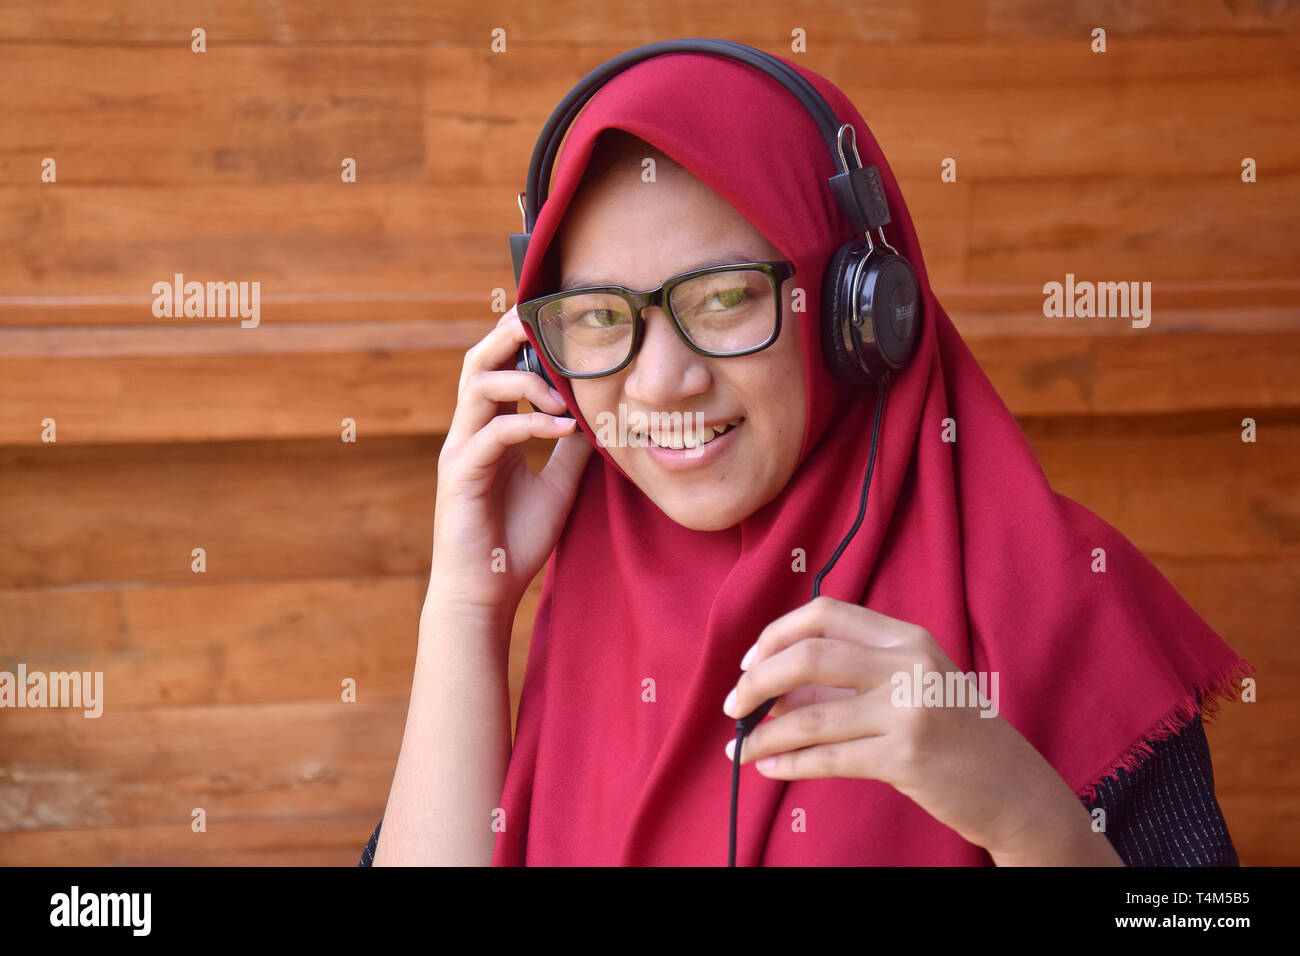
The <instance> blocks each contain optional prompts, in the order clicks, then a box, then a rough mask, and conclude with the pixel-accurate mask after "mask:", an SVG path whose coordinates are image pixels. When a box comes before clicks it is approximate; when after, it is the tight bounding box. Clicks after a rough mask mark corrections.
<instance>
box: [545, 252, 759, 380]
mask: <svg viewBox="0 0 1300 956" xmlns="http://www.w3.org/2000/svg"><path fill="white" fill-rule="evenodd" d="M774 286H775V283H774V282H773V280H771V279H769V278H768V276H767V275H766V273H764V272H762V271H761V270H759V269H735V270H731V271H727V272H713V273H709V274H706V275H702V276H696V277H695V278H693V279H687V280H686V281H685V282H681V283H679V284H678V285H677V286H675V287H674V288H673V290H672V292H671V293H670V294H669V295H668V297H667V303H666V304H667V305H669V306H670V307H671V309H672V312H673V314H674V315H675V316H676V317H677V320H678V322H679V323H680V324H681V326H682V329H683V331H685V333H686V336H687V338H689V339H690V341H691V342H692V343H693V344H694V345H695V346H696V347H697V348H699V349H702V350H704V351H706V352H710V353H716V354H719V355H726V354H730V353H735V352H744V351H746V350H748V349H752V348H756V347H757V346H759V345H762V344H763V343H765V342H767V341H768V339H770V338H772V335H773V332H774V331H775V328H776V317H777V300H776V295H777V292H776V289H775V288H774ZM537 322H538V326H539V327H540V330H541V335H542V338H543V339H544V340H545V342H546V347H547V348H548V349H550V351H551V354H552V356H554V358H555V360H556V361H557V362H558V363H559V365H560V366H561V367H562V368H563V369H564V370H565V371H568V372H576V373H579V374H597V373H600V372H605V371H609V370H610V369H613V368H617V367H618V366H619V365H621V364H622V363H623V361H624V360H625V359H626V358H627V357H628V353H629V351H630V350H631V348H632V338H633V334H632V333H633V324H632V303H631V302H629V301H628V300H627V299H625V298H623V297H622V296H621V295H618V294H616V293H612V292H574V293H572V294H570V295H567V296H564V297H562V298H559V299H555V300H553V301H551V302H548V303H547V304H546V305H544V306H543V307H542V308H541V309H539V310H538V312H537Z"/></svg>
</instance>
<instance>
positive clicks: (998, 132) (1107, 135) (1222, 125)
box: [426, 30, 1300, 191]
mask: <svg viewBox="0 0 1300 956" xmlns="http://www.w3.org/2000/svg"><path fill="white" fill-rule="evenodd" d="M1088 43H1089V41H1088V33H1087V31H1086V30H1085V31H1082V32H1081V34H1079V35H1078V36H1076V37H1074V38H1071V39H1068V40H1042V39H1025V40H1014V41H997V42H992V41H977V42H954V43H944V44H935V43H924V42H920V43H917V42H911V43H880V44H872V45H870V46H866V47H864V46H863V45H862V44H858V43H846V42H841V41H840V39H839V38H838V37H836V38H835V40H834V41H832V42H820V43H813V44H812V45H811V46H810V51H809V52H808V53H807V54H806V55H797V54H786V53H782V51H781V50H780V49H778V48H776V47H772V48H771V49H772V52H775V53H778V54H781V55H786V56H789V57H790V58H793V59H794V60H796V61H801V62H804V63H806V64H807V65H808V67H809V68H810V69H812V70H814V71H816V72H818V73H820V74H821V75H823V76H825V77H827V78H828V79H830V80H831V81H832V82H834V83H835V85H836V86H837V87H839V88H840V90H841V91H843V93H844V94H845V95H846V96H847V97H848V98H849V100H850V101H852V102H853V103H854V104H855V105H857V107H858V111H859V113H860V114H861V115H862V116H863V117H864V119H865V120H866V121H867V123H868V124H869V126H870V129H871V133H872V135H873V136H874V137H875V139H876V140H877V142H878V143H879V144H880V146H881V148H882V149H883V151H884V153H885V156H886V158H887V161H888V163H889V166H890V168H891V169H892V170H893V172H894V174H895V176H896V177H898V178H899V179H900V180H913V179H916V180H921V181H924V182H934V183H938V181H939V174H940V162H941V161H942V160H943V159H944V158H946V157H952V158H954V159H956V160H957V173H958V181H957V184H947V188H948V189H949V190H950V191H956V190H955V188H954V187H955V186H956V185H958V184H961V183H972V182H976V181H985V180H989V179H994V180H999V181H1019V180H1029V181H1033V180H1038V179H1074V178H1082V179H1090V178H1094V177H1134V178H1138V179H1163V180H1166V181H1168V180H1171V179H1172V180H1177V179H1180V178H1182V177H1197V176H1226V177H1228V178H1230V179H1234V180H1235V179H1239V177H1240V172H1241V160H1242V157H1243V156H1246V155H1249V156H1253V157H1255V159H1256V160H1257V161H1258V162H1259V163H1260V164H1261V168H1262V169H1267V170H1270V171H1271V173H1274V174H1275V173H1278V172H1283V171H1293V170H1295V169H1296V167H1297V165H1300V141H1298V140H1297V138H1296V137H1295V136H1292V135H1290V122H1291V118H1292V116H1293V115H1294V112H1295V101H1296V90H1297V87H1300V39H1298V38H1297V37H1296V36H1294V35H1288V36H1238V37H1234V38H1231V39H1225V38H1224V37H1223V36H1222V35H1209V36H1205V37H1181V38H1179V39H1177V40H1169V39H1138V40H1132V41H1125V42H1124V43H1123V44H1119V45H1117V46H1116V48H1115V49H1114V50H1113V51H1112V52H1110V53H1107V54H1105V55H1104V56H1099V55H1097V54H1093V53H1091V52H1090V51H1089V47H1088ZM763 46H767V45H766V44H763ZM625 49H626V48H624V47H621V46H620V45H618V44H616V43H605V42H602V43H600V44H599V45H596V46H589V45H587V44H585V43H574V42H565V43H563V44H562V45H561V46H560V47H559V48H558V49H556V50H548V51H547V55H546V56H526V57H520V58H515V59H511V58H509V57H508V56H507V57H502V56H499V55H493V54H491V53H488V52H487V51H486V50H481V49H479V48H477V47H474V46H461V47H451V48H441V47H439V48H434V49H430V50H429V51H428V62H427V68H426V69H427V76H428V103H429V114H428V130H427V137H428V138H427V146H426V155H427V156H428V160H429V164H430V165H429V176H430V179H431V180H432V181H433V182H438V183H462V182H475V181H480V182H490V183H503V184H505V185H507V186H512V187H514V189H515V191H518V190H519V189H522V188H523V180H524V173H525V172H526V168H527V165H526V164H527V158H528V156H529V155H530V154H531V152H532V148H533V144H534V142H535V140H536V138H537V136H538V135H539V134H540V132H541V129H542V126H543V125H544V123H545V120H546V118H547V117H549V116H550V114H551V111H552V110H553V109H554V108H555V106H556V104H557V103H558V102H559V100H560V98H561V97H562V96H563V95H564V94H565V93H567V92H568V91H569V89H570V88H571V87H573V86H574V85H575V84H576V83H577V82H578V81H579V80H580V79H581V78H582V77H583V76H584V75H585V74H586V72H587V71H588V70H591V69H594V68H595V67H597V66H598V65H600V64H601V63H602V62H604V61H605V60H608V59H611V58H613V57H614V56H617V55H618V54H620V53H622V52H624V50H625ZM864 61H866V62H869V63H870V68H869V69H864V68H863V63H864ZM570 64H572V65H570ZM521 155H522V158H523V171H520V169H519V166H520V165H521V164H520V162H519V158H518V157H520V156H521ZM516 183H518V185H517V186H516V185H515V184H516Z"/></svg>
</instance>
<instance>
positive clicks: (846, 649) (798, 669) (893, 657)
mask: <svg viewBox="0 0 1300 956" xmlns="http://www.w3.org/2000/svg"><path fill="white" fill-rule="evenodd" d="M908 660H909V658H908V657H907V656H906V655H905V654H904V653H903V652H902V651H899V650H894V649H892V648H887V649H881V648H874V647H867V646H866V645H864V644H860V643H857V642H855V641H845V640H838V639H833V638H827V637H804V638H803V639H802V640H800V641H799V642H798V643H796V644H793V645H792V646H790V647H787V648H784V649H782V650H780V651H778V652H777V653H776V654H774V655H773V656H772V657H769V658H767V659H766V660H762V661H759V662H758V663H757V664H751V665H750V667H749V670H747V671H745V673H744V674H742V675H741V677H740V680H739V681H737V683H736V688H735V693H736V699H735V701H734V702H733V703H732V704H731V706H730V707H727V708H726V709H725V710H724V713H726V714H727V715H728V716H730V717H737V718H739V717H743V716H745V715H746V714H750V713H753V712H754V711H755V710H756V709H757V708H758V706H759V705H760V704H762V703H763V702H764V701H767V700H771V699H772V698H773V697H780V696H781V695H782V694H785V693H787V692H789V691H792V690H794V689H795V688H797V687H799V686H800V685H802V684H822V685H825V686H827V687H847V688H850V689H852V690H854V691H856V692H863V691H868V690H871V689H872V688H873V687H877V686H879V685H880V684H881V683H883V682H885V681H888V680H889V677H890V675H891V674H893V673H894V672H896V671H898V670H899V669H900V668H901V667H902V666H903V665H905V664H906V663H907V661H908Z"/></svg>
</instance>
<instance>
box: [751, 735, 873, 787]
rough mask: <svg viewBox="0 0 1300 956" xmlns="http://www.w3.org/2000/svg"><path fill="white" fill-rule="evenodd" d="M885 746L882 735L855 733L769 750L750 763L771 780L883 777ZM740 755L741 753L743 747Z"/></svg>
mask: <svg viewBox="0 0 1300 956" xmlns="http://www.w3.org/2000/svg"><path fill="white" fill-rule="evenodd" d="M888 746H889V744H888V742H887V738H885V737H859V738H858V739H857V740H843V741H840V742H839V743H833V744H818V745H817V746H815V747H807V748H805V749H803V750H792V751H787V752H786V753H782V754H772V755H770V756H768V757H766V758H763V759H761V760H758V761H756V762H755V764H754V767H755V769H756V770H758V772H759V773H761V774H762V775H763V776H765V777H770V778H772V779H774V780H811V779H814V778H817V777H847V778H854V779H867V780H883V779H885V777H884V771H883V770H882V769H881V755H882V754H883V753H884V752H885V750H886V748H887V747H888ZM741 756H742V757H743V756H744V752H743V750H742V752H741ZM768 760H770V761H771V764H770V765H768V764H767V761H768Z"/></svg>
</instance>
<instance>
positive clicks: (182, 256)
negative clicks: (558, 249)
mask: <svg viewBox="0 0 1300 956" xmlns="http://www.w3.org/2000/svg"><path fill="white" fill-rule="evenodd" d="M525 162H526V161H525ZM521 178H522V177H521ZM178 210H184V212H183V214H178ZM518 229H519V212H518V209H517V208H516V207H515V203H514V194H513V193H511V192H508V191H504V190H501V189H495V190H493V189H487V188H485V187H472V186H471V187H467V188H464V189H459V190H456V189H446V188H435V187H431V186H427V185H399V184H389V185H384V186H382V187H380V186H379V185H375V186H373V187H371V186H366V185H364V183H363V182H360V181H359V182H358V183H357V184H355V186H345V185H343V184H341V183H339V182H337V178H336V177H335V180H334V181H333V182H330V181H328V180H327V181H324V182H322V183H319V184H316V185H295V184H278V185H276V184H265V183H263V184H258V185H251V184H250V185H232V184H225V185H213V186H193V185H186V186H181V187H177V188H152V187H95V186H85V187H76V186H67V187H64V186H62V185H60V186H59V188H58V189H50V188H48V187H47V188H44V189H42V188H40V187H39V186H23V187H9V188H0V249H3V248H13V249H21V250H22V253H21V255H14V256H3V257H0V324H11V325H12V324H17V325H47V324H54V323H63V324H86V325H90V324H105V323H114V324H129V325H157V326H160V327H163V326H174V325H178V324H181V325H193V324H208V325H216V326H220V327H231V328H238V327H239V326H240V321H239V320H237V319H231V318H212V319H195V318H177V317H175V316H172V317H164V318H159V317H156V316H155V315H154V314H153V306H154V301H155V298H156V296H155V293H154V292H153V291H152V290H153V287H154V283H156V282H165V283H173V282H174V276H175V275H176V273H180V274H181V275H182V276H183V277H184V279H185V281H197V282H203V283H207V282H247V283H250V286H249V288H250V290H251V283H253V282H257V283H259V286H258V288H259V290H260V291H259V294H260V323H261V324H259V325H258V327H257V328H249V329H243V330H242V331H245V332H250V333H251V332H256V331H258V329H260V328H261V327H262V325H271V324H276V323H282V322H290V321H307V322H322V321H340V320H346V321H356V320H366V319H372V320H394V319H407V318H421V319H427V318H441V319H460V318H463V317H465V316H469V315H475V314H480V315H484V316H486V315H489V314H490V310H491V308H492V305H493V299H494V296H501V297H506V296H508V298H509V299H510V300H511V301H513V294H514V276H513V272H512V271H511V267H510V259H509V255H508V247H507V242H506V239H507V236H508V234H509V233H510V232H511V231H515V230H518ZM496 290H502V291H501V292H500V293H498V292H497V291H496ZM508 304H509V303H507V306H506V307H508ZM498 315H499V313H498Z"/></svg>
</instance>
